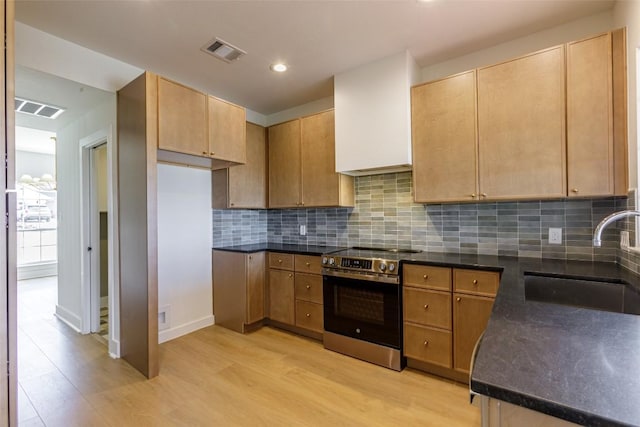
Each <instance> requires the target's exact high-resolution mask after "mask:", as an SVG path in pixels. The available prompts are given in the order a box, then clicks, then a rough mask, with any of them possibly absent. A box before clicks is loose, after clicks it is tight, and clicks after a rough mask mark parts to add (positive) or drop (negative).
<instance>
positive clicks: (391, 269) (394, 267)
mask: <svg viewBox="0 0 640 427" xmlns="http://www.w3.org/2000/svg"><path fill="white" fill-rule="evenodd" d="M395 269H396V265H395V264H394V263H390V264H389V272H392V271H395Z"/></svg>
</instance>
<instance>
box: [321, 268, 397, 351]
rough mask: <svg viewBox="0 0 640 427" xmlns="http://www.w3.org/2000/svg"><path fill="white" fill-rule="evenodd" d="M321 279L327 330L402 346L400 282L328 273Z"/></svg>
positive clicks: (377, 342) (385, 344) (387, 344)
mask: <svg viewBox="0 0 640 427" xmlns="http://www.w3.org/2000/svg"><path fill="white" fill-rule="evenodd" d="M322 278H323V294H324V295H323V296H324V329H325V330H326V331H329V332H333V333H336V334H340V335H346V336H348V337H352V338H357V339H361V340H365V341H369V342H372V343H375V344H380V345H383V346H387V347H392V348H395V349H398V350H400V349H401V346H402V316H401V314H402V311H401V307H402V301H401V295H402V292H401V288H400V285H399V284H395V283H393V284H392V283H382V282H374V281H368V280H361V279H350V278H344V277H335V276H327V275H325V276H322Z"/></svg>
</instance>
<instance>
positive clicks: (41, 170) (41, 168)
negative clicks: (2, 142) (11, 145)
mask: <svg viewBox="0 0 640 427" xmlns="http://www.w3.org/2000/svg"><path fill="white" fill-rule="evenodd" d="M45 173H49V174H51V175H53V177H54V179H55V176H56V156H55V154H44V153H34V152H32V151H21V150H16V179H20V177H21V176H22V175H24V174H29V175H31V176H32V177H34V178H39V177H41V176H42V175H43V174H45Z"/></svg>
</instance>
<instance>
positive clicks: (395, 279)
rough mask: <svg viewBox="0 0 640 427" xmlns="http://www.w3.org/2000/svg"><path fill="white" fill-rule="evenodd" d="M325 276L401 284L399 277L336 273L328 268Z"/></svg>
mask: <svg viewBox="0 0 640 427" xmlns="http://www.w3.org/2000/svg"><path fill="white" fill-rule="evenodd" d="M322 275H323V276H332V277H344V278H346V279H355V280H367V281H370V282H381V283H392V284H394V285H397V284H399V283H400V278H399V277H385V276H378V275H375V274H367V273H351V272H348V271H334V270H330V269H328V268H323V269H322Z"/></svg>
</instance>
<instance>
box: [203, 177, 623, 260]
mask: <svg viewBox="0 0 640 427" xmlns="http://www.w3.org/2000/svg"><path fill="white" fill-rule="evenodd" d="M411 178H412V177H411V172H403V173H392V174H384V175H371V176H362V177H357V178H356V180H355V182H356V206H355V207H354V208H318V209H279V210H269V211H266V210H258V211H248V210H239V211H226V210H214V211H213V239H214V246H228V245H232V244H244V243H264V242H266V241H269V242H272V243H293V244H314V245H328V246H375V247H405V248H409V247H411V248H413V249H422V250H429V251H436V252H445V251H446V252H460V253H474V254H475V253H482V254H489V255H509V256H529V257H535V258H541V257H545V258H562V259H582V260H593V259H596V260H603V261H615V260H616V259H617V257H618V256H619V255H618V250H617V247H618V232H617V231H616V228H615V227H611V228H610V229H608V230H605V233H604V235H603V245H602V247H601V248H593V246H592V244H591V240H592V236H593V229H594V228H595V225H596V224H597V223H598V222H599V221H600V220H601V219H602V218H603V217H605V216H606V215H608V214H610V213H612V212H614V211H616V210H619V209H621V208H622V207H623V206H626V205H627V203H629V202H628V199H627V198H625V197H620V198H613V197H611V198H599V199H567V200H555V201H526V202H497V203H496V202H489V203H465V204H442V205H422V204H416V203H413V200H412V199H413V195H412V179H411ZM633 203H635V202H633ZM300 225H306V228H307V234H306V236H301V235H300V233H299V226H300ZM549 227H560V228H562V234H563V235H562V244H560V245H551V244H549V243H548V229H549Z"/></svg>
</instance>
